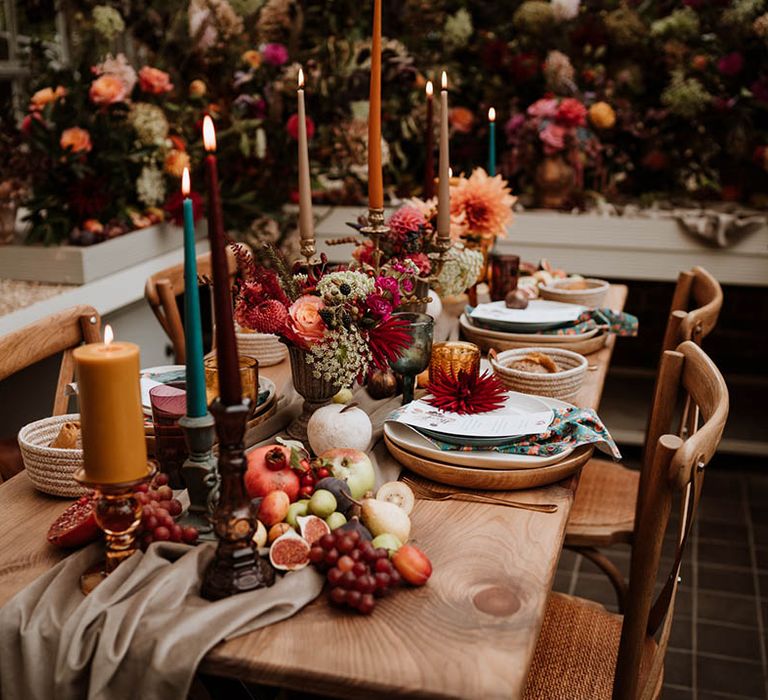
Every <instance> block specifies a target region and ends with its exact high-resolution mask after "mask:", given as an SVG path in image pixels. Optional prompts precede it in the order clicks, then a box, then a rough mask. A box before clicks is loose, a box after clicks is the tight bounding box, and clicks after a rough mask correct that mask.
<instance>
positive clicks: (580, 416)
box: [419, 406, 621, 460]
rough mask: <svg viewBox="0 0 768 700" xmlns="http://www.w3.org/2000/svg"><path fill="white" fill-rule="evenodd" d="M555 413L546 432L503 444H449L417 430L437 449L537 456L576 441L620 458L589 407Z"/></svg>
mask: <svg viewBox="0 0 768 700" xmlns="http://www.w3.org/2000/svg"><path fill="white" fill-rule="evenodd" d="M554 414H555V417H554V419H553V420H552V423H550V425H549V428H548V429H547V431H546V432H544V433H540V434H538V435H526V436H523V437H518V438H512V439H511V440H510V442H509V443H507V444H504V445H496V446H493V447H490V446H482V447H481V446H473V445H462V446H459V445H453V444H450V443H447V442H441V441H440V440H435V439H434V438H433V437H432V436H430V435H425V434H424V433H421V431H419V432H420V434H421V435H422V436H423V437H425V438H426V439H427V440H429V441H430V442H431V443H432V444H433V445H434V446H435V447H437V448H439V449H441V450H445V451H448V450H459V451H461V452H483V451H485V452H487V451H489V450H492V451H495V452H503V453H504V454H515V455H535V456H538V457H551V456H553V455H557V454H560V453H561V452H564V451H565V450H566V449H567V448H569V447H572V448H575V447H579V446H580V445H591V444H594V445H595V447H597V448H598V449H599V450H602V451H603V452H605V453H606V454H609V455H611V456H612V457H613V458H614V459H616V460H619V459H621V452H619V448H618V447H617V446H616V443H615V442H614V440H613V438H612V437H611V434H610V433H609V432H608V431H607V430H606V428H605V426H604V425H603V422H602V421H601V420H600V418H599V417H598V415H597V413H595V412H594V411H593V410H592V409H591V408H577V407H575V406H573V407H571V408H562V409H554Z"/></svg>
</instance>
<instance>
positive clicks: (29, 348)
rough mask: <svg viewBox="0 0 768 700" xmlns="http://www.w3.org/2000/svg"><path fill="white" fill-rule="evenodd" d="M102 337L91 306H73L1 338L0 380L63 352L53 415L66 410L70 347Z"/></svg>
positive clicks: (71, 366)
mask: <svg viewBox="0 0 768 700" xmlns="http://www.w3.org/2000/svg"><path fill="white" fill-rule="evenodd" d="M99 340H101V319H100V317H99V313H98V312H97V311H96V309H94V308H93V307H92V306H74V307H72V308H70V309H65V310H63V311H59V312H58V313H55V314H53V315H51V316H46V317H45V318H41V319H40V320H39V321H35V322H34V323H31V324H29V325H28V326H24V328H20V329H19V330H17V331H14V332H13V333H9V334H8V335H5V336H3V337H2V338H0V380H3V379H6V378H7V377H10V376H11V375H13V374H16V372H20V371H21V370H23V369H26V368H27V367H31V366H32V365H34V364H36V363H38V362H40V361H41V360H45V359H47V358H49V357H51V356H53V355H57V354H59V353H62V359H61V366H60V368H59V378H58V382H57V384H56V394H55V396H54V402H53V415H61V414H63V413H65V412H66V410H67V405H68V403H69V399H68V397H67V395H66V386H67V384H69V383H70V382H71V381H72V379H73V378H74V373H75V363H74V359H73V357H72V350H73V349H74V348H76V347H77V346H78V345H80V344H81V343H96V342H98V341H99Z"/></svg>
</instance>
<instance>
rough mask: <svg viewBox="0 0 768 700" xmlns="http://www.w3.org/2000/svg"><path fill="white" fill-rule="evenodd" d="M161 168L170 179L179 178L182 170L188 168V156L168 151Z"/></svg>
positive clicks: (182, 152) (183, 153)
mask: <svg viewBox="0 0 768 700" xmlns="http://www.w3.org/2000/svg"><path fill="white" fill-rule="evenodd" d="M163 167H164V168H165V172H166V173H168V174H169V175H170V176H171V177H179V178H180V177H181V176H182V174H183V173H184V168H188V167H189V154H188V153H185V152H184V151H177V150H175V149H174V150H172V151H168V155H167V156H166V157H165V163H164V164H163Z"/></svg>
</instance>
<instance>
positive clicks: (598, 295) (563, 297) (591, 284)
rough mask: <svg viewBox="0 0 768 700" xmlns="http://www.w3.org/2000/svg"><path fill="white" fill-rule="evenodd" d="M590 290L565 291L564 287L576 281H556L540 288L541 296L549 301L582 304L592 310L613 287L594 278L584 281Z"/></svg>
mask: <svg viewBox="0 0 768 700" xmlns="http://www.w3.org/2000/svg"><path fill="white" fill-rule="evenodd" d="M583 281H584V282H585V283H586V284H587V287H588V289H565V288H564V286H565V285H568V284H573V282H574V280H571V279H562V280H554V281H553V282H552V283H551V284H547V285H544V286H543V287H539V296H540V297H541V298H542V299H549V301H562V302H565V303H566V304H581V305H582V306H588V307H589V308H591V309H596V308H598V307H599V306H600V305H601V304H602V303H603V301H604V300H605V295H606V294H608V287H610V286H611V285H610V284H609V283H608V282H606V281H605V280H598V279H594V278H590V279H585V280H583Z"/></svg>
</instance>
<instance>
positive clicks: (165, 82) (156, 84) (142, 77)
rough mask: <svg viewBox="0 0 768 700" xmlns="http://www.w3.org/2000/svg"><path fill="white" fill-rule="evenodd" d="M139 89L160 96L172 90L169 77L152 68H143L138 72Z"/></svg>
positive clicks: (163, 72)
mask: <svg viewBox="0 0 768 700" xmlns="http://www.w3.org/2000/svg"><path fill="white" fill-rule="evenodd" d="M139 87H140V88H141V89H142V90H143V91H144V92H148V93H150V94H151V95H162V94H163V93H164V92H170V91H171V90H173V83H172V82H171V77H170V76H169V75H168V73H166V72H165V71H162V70H160V69H159V68H152V66H144V67H143V68H142V69H141V70H140V71H139Z"/></svg>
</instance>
